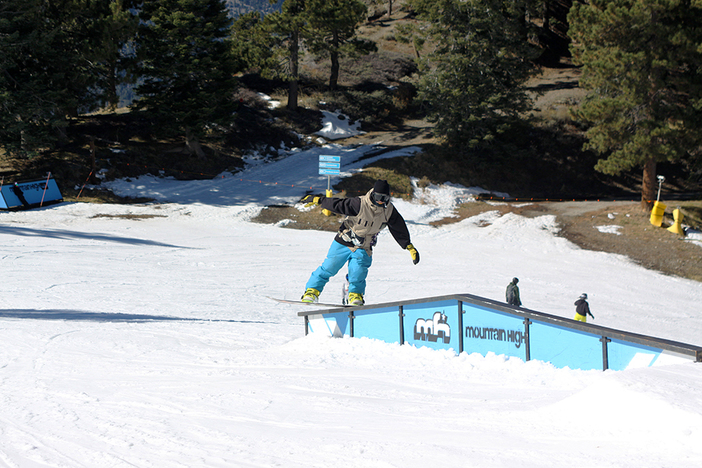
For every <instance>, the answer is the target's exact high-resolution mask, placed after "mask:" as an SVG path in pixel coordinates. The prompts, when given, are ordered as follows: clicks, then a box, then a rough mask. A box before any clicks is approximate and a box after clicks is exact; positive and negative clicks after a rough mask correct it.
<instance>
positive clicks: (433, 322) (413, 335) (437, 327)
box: [403, 301, 461, 353]
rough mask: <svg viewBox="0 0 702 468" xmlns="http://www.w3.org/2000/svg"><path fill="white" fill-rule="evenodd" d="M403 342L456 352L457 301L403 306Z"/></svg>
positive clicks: (457, 344) (457, 345) (457, 339)
mask: <svg viewBox="0 0 702 468" xmlns="http://www.w3.org/2000/svg"><path fill="white" fill-rule="evenodd" d="M403 312H404V314H405V320H404V324H405V326H404V329H405V343H408V344H411V345H414V346H427V347H429V348H432V349H453V350H454V351H455V352H456V353H458V349H459V336H458V335H459V334H460V333H461V331H460V330H459V327H458V301H441V302H434V303H429V304H412V305H407V306H405V307H404V308H403Z"/></svg>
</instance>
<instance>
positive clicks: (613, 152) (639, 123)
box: [568, 0, 702, 207]
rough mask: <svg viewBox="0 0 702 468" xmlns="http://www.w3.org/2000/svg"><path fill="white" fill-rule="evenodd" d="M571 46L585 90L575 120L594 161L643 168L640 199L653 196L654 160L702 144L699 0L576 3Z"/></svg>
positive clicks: (693, 151)
mask: <svg viewBox="0 0 702 468" xmlns="http://www.w3.org/2000/svg"><path fill="white" fill-rule="evenodd" d="M568 21H569V23H570V34H571V36H572V38H573V45H572V46H571V49H572V51H573V56H574V59H575V61H576V63H578V64H582V66H583V76H582V78H581V81H580V85H581V86H582V87H584V88H586V89H589V90H590V93H589V94H588V96H587V99H586V100H585V102H584V103H583V104H582V105H581V106H580V109H579V110H577V111H576V112H574V115H575V117H576V118H578V119H579V120H581V121H583V122H586V123H588V124H590V125H591V127H590V128H589V130H588V131H587V137H588V143H587V144H586V147H587V148H590V149H593V150H595V151H597V152H599V153H600V154H603V155H607V157H606V158H604V159H601V160H600V161H599V162H598V163H597V165H596V167H595V168H596V169H597V170H599V171H601V172H604V173H606V174H620V173H622V172H624V171H628V170H631V169H633V168H637V167H642V168H643V184H642V192H641V201H642V205H643V206H645V207H650V206H651V204H652V202H653V201H654V200H655V199H656V187H657V184H656V165H657V163H658V162H661V161H676V160H680V159H681V158H687V157H691V155H697V156H696V157H697V158H698V159H699V149H700V146H701V144H702V28H700V24H702V5H700V3H699V2H693V1H690V0H636V1H634V0H612V1H603V0H596V1H593V2H592V3H588V4H576V5H575V6H574V7H573V9H572V10H571V12H570V14H569V16H568Z"/></svg>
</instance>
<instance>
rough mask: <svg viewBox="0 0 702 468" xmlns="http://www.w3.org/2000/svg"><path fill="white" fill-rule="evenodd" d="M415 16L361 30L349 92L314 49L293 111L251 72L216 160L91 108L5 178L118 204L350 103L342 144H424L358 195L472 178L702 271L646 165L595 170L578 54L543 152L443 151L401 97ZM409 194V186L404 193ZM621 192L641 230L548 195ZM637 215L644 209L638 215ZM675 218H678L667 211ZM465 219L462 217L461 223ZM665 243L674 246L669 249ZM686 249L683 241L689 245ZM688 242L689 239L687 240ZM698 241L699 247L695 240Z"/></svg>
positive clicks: (209, 169) (541, 134) (307, 134)
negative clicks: (643, 172) (402, 36)
mask: <svg viewBox="0 0 702 468" xmlns="http://www.w3.org/2000/svg"><path fill="white" fill-rule="evenodd" d="M411 21H414V19H413V18H412V17H411V16H408V14H407V12H405V11H403V10H402V9H400V8H397V9H396V10H395V11H394V13H393V15H392V16H391V17H387V16H379V17H377V18H376V19H374V20H372V21H369V22H368V23H366V24H364V25H363V26H362V27H361V28H360V34H361V35H362V37H366V38H370V39H373V40H375V41H376V42H377V43H378V48H379V50H378V52H377V53H375V54H373V55H371V56H369V57H365V58H363V59H362V60H355V61H345V62H343V63H342V72H341V76H340V85H341V88H342V92H341V93H336V94H329V93H327V92H326V91H325V85H324V83H325V80H326V78H327V76H328V65H327V64H326V63H325V62H324V61H322V62H315V61H314V60H312V57H311V56H309V55H308V56H306V57H305V60H304V61H303V73H302V81H301V96H300V103H301V105H302V106H303V108H302V109H301V110H300V111H299V112H297V113H290V112H287V111H286V110H285V108H284V104H285V100H286V88H285V85H284V83H280V82H273V81H269V80H263V79H260V77H257V76H255V75H247V76H242V77H241V82H242V84H243V86H242V89H241V90H240V92H239V97H240V99H241V102H242V105H241V107H240V109H239V110H238V113H237V115H238V119H237V121H236V123H235V125H234V128H233V131H232V132H229V133H228V134H226V135H215V136H213V138H211V139H210V140H208V141H206V142H205V150H206V153H207V157H206V159H204V160H200V159H197V158H194V157H192V156H190V155H189V154H187V153H185V152H184V151H183V143H182V142H181V141H178V140H173V141H164V140H157V139H154V138H153V136H152V135H151V133H150V132H149V128H148V125H146V122H143V121H142V120H141V118H140V116H139V115H138V114H136V113H131V112H128V111H126V110H121V111H120V112H117V113H113V114H95V115H85V116H81V117H79V118H76V119H75V120H74V121H73V122H72V124H71V126H70V127H69V129H68V131H69V134H70V135H71V136H72V140H71V141H70V143H68V144H67V145H65V146H64V147H62V148H60V149H59V150H58V151H55V152H52V153H48V154H45V155H43V156H42V157H40V158H36V159H33V160H11V159H8V158H7V157H6V156H5V155H2V154H0V175H2V177H3V180H4V181H5V182H11V181H13V180H28V179H33V178H41V177H44V176H45V175H46V173H47V172H51V173H52V174H53V175H54V177H55V178H56V179H57V181H58V183H59V186H60V187H61V190H62V193H63V194H64V196H65V198H66V200H69V201H72V200H77V199H78V198H77V197H78V195H79V194H80V198H79V200H81V201H109V202H117V203H133V202H143V201H145V199H142V198H137V199H121V198H120V197H116V196H114V195H113V194H112V193H111V192H109V191H107V190H102V189H101V188H100V180H110V179H116V178H123V177H135V176H138V175H140V174H145V173H152V174H161V175H163V176H170V177H175V178H178V179H197V178H213V177H215V176H216V175H218V174H220V173H222V172H223V171H230V172H236V171H238V170H240V168H242V167H243V165H244V162H243V158H242V157H243V156H244V155H245V154H252V153H254V152H255V154H257V155H258V157H259V158H278V157H280V156H279V152H278V150H277V148H281V147H285V148H294V147H301V146H303V147H304V146H305V145H310V144H316V143H314V140H315V139H316V137H315V136H314V135H313V134H314V132H315V131H317V130H319V129H320V128H321V122H322V120H321V119H322V115H321V113H320V112H319V111H320V110H337V109H338V110H341V111H342V112H343V113H345V114H346V115H348V116H350V118H351V119H358V120H360V121H361V125H362V129H363V130H364V131H365V133H364V134H363V135H360V136H355V137H352V138H348V139H346V140H339V141H336V142H335V143H337V144H341V145H348V146H352V145H360V144H370V143H373V144H378V145H379V146H381V147H383V148H386V150H392V149H394V148H398V147H406V146H420V147H422V148H423V149H424V153H423V154H422V155H420V156H416V157H413V158H395V159H390V160H383V161H380V162H377V163H374V164H373V165H372V166H371V167H369V168H368V169H367V171H366V173H365V174H359V175H357V176H354V177H351V178H349V179H345V180H344V181H342V183H341V184H339V186H337V187H335V189H336V190H337V191H346V192H347V193H358V192H359V191H361V190H364V188H365V187H367V186H368V183H369V180H370V179H371V178H372V177H376V176H382V177H384V178H387V179H388V180H391V183H393V184H394V185H400V186H403V187H407V186H408V182H407V181H408V178H409V177H417V178H419V179H424V180H426V181H427V182H433V183H443V182H446V181H450V182H453V183H458V184H462V185H464V186H480V187H483V188H484V189H486V190H488V191H493V192H506V193H509V194H510V195H511V196H512V197H515V198H518V199H520V200H523V199H527V200H532V199H537V200H540V201H541V202H540V203H539V204H538V205H536V207H535V208H534V209H530V210H524V209H521V208H515V207H514V206H512V205H506V208H501V209H506V210H511V211H517V212H520V213H524V212H526V211H529V212H530V213H527V215H533V214H534V213H551V214H555V215H556V216H557V217H558V220H559V223H560V224H561V225H562V226H563V230H562V234H563V235H564V236H566V237H568V238H569V239H570V240H572V241H573V242H575V243H576V244H578V245H580V246H582V247H584V248H587V249H594V250H604V251H609V252H614V253H621V254H623V255H627V256H629V257H630V258H632V259H634V260H635V261H637V262H639V263H641V264H643V265H646V266H648V267H650V268H653V269H657V270H659V271H664V272H666V273H669V274H674V275H678V276H684V277H690V278H695V279H698V280H699V279H700V278H702V271H700V266H699V265H697V263H699V262H694V261H693V260H691V259H694V258H696V256H695V254H697V253H698V252H697V251H695V250H694V249H692V250H690V248H689V246H690V244H689V243H679V242H676V240H677V237H676V236H675V235H673V234H672V233H668V232H667V231H665V230H654V229H648V227H650V225H649V224H648V223H647V220H646V215H645V214H643V213H641V212H640V209H639V208H638V203H637V201H638V198H639V194H638V193H639V180H640V175H639V174H638V173H635V172H634V173H631V174H626V175H624V176H622V177H618V178H613V177H605V176H603V175H602V174H599V173H596V172H595V171H594V169H593V166H594V163H595V162H596V160H597V157H596V156H595V155H593V154H591V153H587V152H583V151H582V150H581V147H582V144H583V142H584V139H583V134H582V129H580V128H579V127H578V126H577V125H575V124H573V123H572V122H571V121H570V119H569V117H568V109H569V108H570V107H572V106H574V105H577V103H578V102H579V101H580V99H582V97H583V96H584V91H583V90H581V89H580V88H579V87H578V78H579V70H578V69H577V68H576V67H573V66H572V65H571V64H570V63H569V62H568V60H567V59H561V60H560V61H559V62H558V63H550V64H549V65H550V66H543V67H542V73H541V74H540V75H539V76H537V77H535V78H534V79H533V80H532V81H531V82H530V86H531V90H532V93H533V96H534V99H535V108H536V111H535V113H536V116H537V117H538V118H539V119H541V123H540V124H539V125H538V126H537V127H536V128H535V130H534V132H535V138H534V145H536V147H537V148H538V151H539V154H541V157H540V158H539V159H538V160H533V161H525V162H524V164H520V165H517V166H515V167H506V168H505V167H491V166H488V167H487V168H486V169H484V170H482V172H481V171H476V170H475V168H474V167H468V166H465V165H463V164H462V163H461V161H456V160H453V159H451V157H450V155H447V154H445V153H443V152H441V151H440V149H439V146H438V141H437V138H436V136H435V135H434V134H433V132H432V124H431V123H430V122H427V121H426V119H424V118H423V116H422V115H421V112H420V111H419V110H418V109H417V108H415V107H413V106H412V104H411V101H409V102H408V101H400V100H398V99H397V97H398V95H397V94H389V93H388V91H387V89H388V87H390V86H392V87H394V89H395V91H394V93H398V92H400V91H402V90H404V91H407V90H410V91H411V89H412V86H413V83H414V80H415V75H414V74H413V72H414V69H413V67H412V61H411V59H412V57H413V56H414V54H415V51H414V50H413V48H412V46H410V45H408V44H402V43H400V42H398V41H396V40H395V38H394V29H395V27H396V26H397V25H398V24H402V23H405V22H411ZM258 93H265V94H268V95H270V96H272V97H273V99H276V100H279V101H281V103H282V104H283V106H281V107H278V108H275V109H272V108H269V106H268V102H267V101H265V100H263V99H261V98H260V96H259V94H258ZM659 172H660V173H662V174H665V175H666V183H665V185H664V186H663V191H662V198H663V199H664V200H666V199H670V198H679V197H681V196H683V195H684V194H686V193H689V192H700V191H702V188H700V184H699V182H698V183H696V184H695V183H691V182H690V181H688V180H686V179H684V178H682V177H680V174H682V172H681V171H680V168H679V167H675V166H672V165H664V164H663V165H660V166H659ZM402 192H403V193H408V192H409V190H408V189H405V190H402ZM615 198H616V199H621V200H625V201H626V203H627V204H628V207H627V209H626V210H627V213H628V214H629V215H630V216H629V219H630V220H632V219H635V220H636V222H635V225H636V229H635V231H632V232H628V231H627V232H624V233H622V235H621V236H612V235H603V234H602V233H600V232H599V231H597V230H596V229H594V227H593V222H594V220H595V219H596V218H598V217H600V216H605V215H606V214H607V213H606V211H607V205H602V206H594V207H592V208H593V210H592V212H585V213H583V212H581V211H577V212H576V214H573V215H572V216H571V215H569V213H568V212H567V211H566V212H563V211H561V210H559V209H558V208H556V206H564V205H557V204H555V203H546V202H543V200H545V199H548V200H561V199H571V200H572V199H586V200H599V199H615ZM681 204H682V205H684V206H683V209H684V212H685V216H686V223H688V224H690V225H691V226H693V227H697V228H698V229H699V228H700V227H702V213H701V212H700V211H701V209H700V206H699V204H694V203H692V202H684V203H681ZM476 209H481V210H491V209H493V207H492V206H490V205H484V204H475V205H472V206H470V207H467V208H465V210H464V211H462V212H461V213H462V214H461V215H460V217H464V216H467V215H468V213H474V212H475V210H476ZM632 215H634V216H633V217H632ZM300 216H303V215H301V214H300V213H296V212H295V211H294V210H291V209H289V208H277V209H274V210H267V211H266V213H265V216H263V217H262V218H261V219H260V221H262V222H271V223H273V222H276V221H278V220H280V219H286V218H298V217H300ZM668 216H669V217H670V215H668ZM460 217H459V218H458V219H460ZM307 222H308V223H309V227H316V228H323V229H324V228H326V229H335V225H334V222H332V223H331V224H330V223H329V220H327V219H324V218H322V217H317V218H316V220H315V219H310V220H308V221H307ZM662 246H665V248H661V247H662ZM679 246H680V247H681V248H678V247H679ZM682 246H685V247H682ZM693 247H694V246H693Z"/></svg>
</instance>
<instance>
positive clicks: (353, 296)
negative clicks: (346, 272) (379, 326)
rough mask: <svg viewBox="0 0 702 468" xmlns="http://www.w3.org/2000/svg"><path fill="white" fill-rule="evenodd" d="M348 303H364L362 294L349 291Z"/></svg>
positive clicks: (359, 304)
mask: <svg viewBox="0 0 702 468" xmlns="http://www.w3.org/2000/svg"><path fill="white" fill-rule="evenodd" d="M348 304H349V305H352V306H362V305H363V304H364V302H363V294H358V293H355V292H352V293H349V300H348Z"/></svg>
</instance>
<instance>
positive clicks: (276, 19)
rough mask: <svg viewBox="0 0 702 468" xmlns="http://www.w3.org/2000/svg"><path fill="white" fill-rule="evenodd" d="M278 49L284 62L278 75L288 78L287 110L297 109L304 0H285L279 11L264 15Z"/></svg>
mask: <svg viewBox="0 0 702 468" xmlns="http://www.w3.org/2000/svg"><path fill="white" fill-rule="evenodd" d="M266 19H267V21H269V24H270V27H271V31H272V33H273V35H274V36H273V37H274V39H275V41H276V43H277V44H278V50H280V49H281V48H282V49H283V50H285V54H284V56H285V63H286V65H285V66H284V67H283V70H282V71H279V75H280V76H283V77H284V78H285V79H287V80H288V83H289V90H288V105H287V108H288V110H291V111H294V110H297V101H298V91H299V89H298V88H299V81H300V54H301V46H302V42H303V40H304V38H305V35H306V34H307V21H308V20H307V11H306V0H285V1H284V2H283V5H282V8H281V11H280V12H277V13H273V14H270V15H267V16H266Z"/></svg>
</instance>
